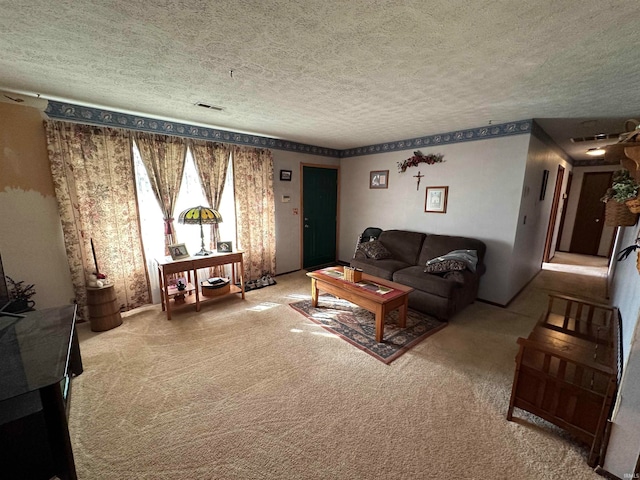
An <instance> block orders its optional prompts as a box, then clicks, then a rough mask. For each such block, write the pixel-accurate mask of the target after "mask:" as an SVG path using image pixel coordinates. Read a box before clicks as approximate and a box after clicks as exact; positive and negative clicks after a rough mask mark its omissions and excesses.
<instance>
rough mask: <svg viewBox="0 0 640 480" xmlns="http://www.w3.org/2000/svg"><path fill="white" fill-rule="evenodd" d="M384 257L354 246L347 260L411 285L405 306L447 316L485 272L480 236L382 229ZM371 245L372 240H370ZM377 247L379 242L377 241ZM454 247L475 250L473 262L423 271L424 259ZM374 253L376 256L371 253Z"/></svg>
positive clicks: (465, 301) (472, 295)
mask: <svg viewBox="0 0 640 480" xmlns="http://www.w3.org/2000/svg"><path fill="white" fill-rule="evenodd" d="M377 241H378V242H379V243H380V244H382V246H383V247H384V248H382V247H380V248H381V249H382V250H386V253H385V255H380V256H388V258H381V259H376V258H372V257H371V256H369V254H370V253H366V251H367V250H370V249H367V248H360V247H368V245H366V246H365V245H364V244H360V246H359V247H358V248H356V252H355V254H354V257H353V259H352V260H351V262H350V264H351V266H352V267H356V268H360V269H362V270H363V271H364V272H365V273H368V274H370V275H375V276H376V277H380V278H385V279H387V280H393V281H394V282H398V283H402V284H403V285H408V286H410V287H413V288H414V289H415V290H414V291H413V292H411V293H410V294H409V307H410V308H413V309H415V310H418V311H421V312H424V313H427V314H429V315H432V316H434V317H436V318H438V319H440V320H448V319H449V318H451V317H452V316H453V315H454V314H455V313H456V312H459V311H460V310H461V309H462V308H464V307H466V306H467V305H469V304H470V303H472V302H473V301H474V300H475V299H476V296H477V294H478V286H479V283H480V277H481V276H482V275H483V274H484V273H485V271H486V267H485V265H484V255H485V252H486V245H485V244H484V242H482V241H480V240H476V239H473V238H466V237H457V236H450V235H433V234H425V233H419V232H409V231H406V230H385V231H383V232H382V233H381V234H380V236H379V238H378V240H377ZM371 245H372V246H373V244H371ZM377 246H378V247H379V245H377ZM455 250H475V252H477V258H478V260H477V264H476V266H475V272H474V271H472V268H471V269H470V268H465V269H464V270H456V271H455V273H452V272H447V271H444V272H439V273H425V268H426V264H427V261H429V260H432V259H436V258H438V257H441V256H442V255H446V254H448V253H450V252H452V251H455ZM374 256H377V255H375V254H374Z"/></svg>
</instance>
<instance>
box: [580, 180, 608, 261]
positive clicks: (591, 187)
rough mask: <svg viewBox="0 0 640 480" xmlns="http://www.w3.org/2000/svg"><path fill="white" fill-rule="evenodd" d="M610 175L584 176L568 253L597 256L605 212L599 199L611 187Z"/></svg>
mask: <svg viewBox="0 0 640 480" xmlns="http://www.w3.org/2000/svg"><path fill="white" fill-rule="evenodd" d="M612 175H613V173H612V172H586V173H585V174H584V176H583V178H582V189H581V191H580V198H579V199H578V210H577V212H576V219H575V223H574V226H573V233H572V235H571V244H570V246H569V252H571V253H581V254H584V255H598V251H599V249H600V241H601V238H602V230H603V227H604V210H605V205H604V203H603V202H601V201H600V198H602V196H603V195H604V194H605V192H606V191H607V188H609V186H610V185H611V178H612Z"/></svg>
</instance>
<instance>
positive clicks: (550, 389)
mask: <svg viewBox="0 0 640 480" xmlns="http://www.w3.org/2000/svg"><path fill="white" fill-rule="evenodd" d="M518 345H519V346H520V349H519V351H518V354H517V356H516V370H515V375H514V379H513V387H512V391H511V401H510V402H509V410H508V412H507V419H508V420H511V419H512V416H513V409H514V408H515V407H517V408H521V409H523V410H526V411H528V412H531V413H533V414H535V415H537V416H539V417H541V418H544V419H545V420H547V421H549V422H551V423H553V424H555V425H557V426H559V427H561V428H562V429H564V430H566V431H568V432H569V433H571V434H572V435H573V436H574V437H575V438H577V439H578V440H581V441H583V442H584V443H586V444H587V445H589V447H590V450H589V457H588V464H589V465H590V466H592V467H593V466H595V465H596V464H598V463H602V462H603V460H604V453H605V448H606V445H605V443H606V442H605V441H604V438H605V430H606V427H607V423H608V419H609V418H610V415H611V411H612V408H613V402H614V399H615V395H616V392H617V388H618V384H619V380H620V374H621V372H620V368H621V363H620V362H621V359H620V324H619V317H618V311H617V309H616V308H614V307H610V306H607V305H602V304H598V303H592V302H588V301H585V300H581V299H577V298H573V297H567V296H561V295H550V296H549V306H548V308H547V311H546V312H545V313H544V314H543V315H542V317H541V319H540V321H539V322H538V324H537V325H536V326H535V328H534V329H533V331H532V332H531V334H530V335H529V337H528V338H526V339H524V338H519V339H518Z"/></svg>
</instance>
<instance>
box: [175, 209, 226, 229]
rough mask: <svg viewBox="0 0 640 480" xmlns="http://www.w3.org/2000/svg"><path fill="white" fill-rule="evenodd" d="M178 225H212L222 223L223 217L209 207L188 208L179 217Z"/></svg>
mask: <svg viewBox="0 0 640 480" xmlns="http://www.w3.org/2000/svg"><path fill="white" fill-rule="evenodd" d="M178 223H187V224H189V223H190V224H197V225H201V224H203V223H204V224H210V223H222V215H220V212H218V211H217V210H213V209H211V208H209V207H203V206H202V205H200V206H197V207H193V208H187V209H186V210H185V211H184V212H182V213H181V214H180V216H179V217H178Z"/></svg>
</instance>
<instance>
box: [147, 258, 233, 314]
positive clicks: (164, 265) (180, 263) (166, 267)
mask: <svg viewBox="0 0 640 480" xmlns="http://www.w3.org/2000/svg"><path fill="white" fill-rule="evenodd" d="M243 253H244V251H243V250H237V251H235V252H227V253H215V252H214V253H211V254H210V255H204V256H201V257H200V256H193V257H188V258H183V259H180V260H172V259H171V257H164V258H159V259H156V266H157V267H158V282H159V284H160V297H161V298H162V310H163V311H165V310H166V312H167V320H171V310H172V305H171V302H170V299H171V297H172V296H174V295H175V294H177V293H178V291H177V289H175V288H172V287H170V286H169V278H168V277H169V275H171V274H174V273H182V272H192V273H193V281H194V283H195V285H192V284H191V282H189V283H188V286H187V291H190V290H191V289H192V288H193V290H195V292H196V294H195V297H196V298H195V302H193V303H195V306H196V311H197V312H199V311H200V303H202V301H203V300H201V299H200V288H201V287H200V286H198V269H201V268H208V267H221V266H223V265H231V279H230V282H231V285H230V288H229V291H228V292H227V293H226V295H229V294H233V293H240V294H242V299H243V300H244V277H243V275H244V263H243V259H242V254H243ZM236 265H237V266H238V277H239V280H240V287H236V285H235V283H236ZM222 296H223V295H219V296H215V297H208V298H206V299H204V300H205V301H208V300H213V299H215V298H220V297H222ZM190 303H191V301H187V302H186V304H190Z"/></svg>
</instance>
